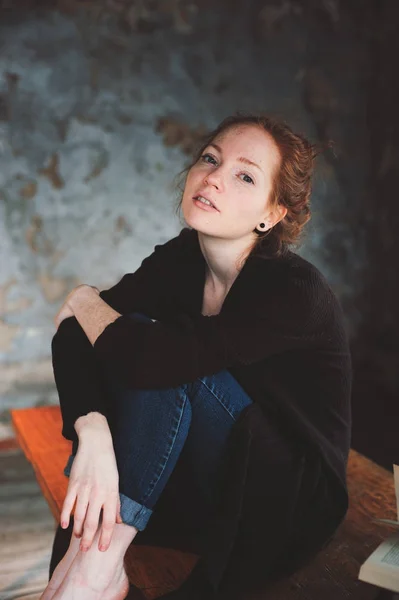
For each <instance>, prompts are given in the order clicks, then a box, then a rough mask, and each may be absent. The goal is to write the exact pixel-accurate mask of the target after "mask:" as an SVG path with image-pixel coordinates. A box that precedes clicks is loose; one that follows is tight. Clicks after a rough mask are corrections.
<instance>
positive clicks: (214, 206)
mask: <svg viewBox="0 0 399 600" xmlns="http://www.w3.org/2000/svg"><path fill="white" fill-rule="evenodd" d="M199 196H201V197H202V198H204V199H205V200H208V202H210V203H211V204H212V208H214V209H215V210H217V211H218V210H219V209H218V207H217V206H216V204H214V203H213V202H212V200H211V199H210V198H208V197H207V196H205V194H201V193H200V194H197V195H196V196H193V200H197V199H198V197H199ZM204 206H207V205H206V204H205V205H204Z"/></svg>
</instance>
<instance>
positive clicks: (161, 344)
mask: <svg viewBox="0 0 399 600" xmlns="http://www.w3.org/2000/svg"><path fill="white" fill-rule="evenodd" d="M244 268H245V267H244ZM283 268H284V269H285V267H283ZM259 269H260V270H259V272H256V271H255V273H252V274H251V278H247V279H246V280H245V288H246V289H245V290H239V291H238V293H237V295H236V298H238V300H237V302H240V304H239V306H238V305H236V307H235V310H234V311H229V310H226V311H223V310H222V312H221V313H220V314H219V315H216V316H211V317H205V316H202V315H200V314H199V315H189V314H180V315H177V316H176V317H175V319H174V321H172V320H171V319H169V321H168V322H157V323H148V322H137V321H134V320H133V319H129V318H126V317H125V316H121V317H118V318H117V319H115V320H114V321H112V322H111V323H110V324H108V325H107V326H106V327H105V329H104V331H103V332H102V333H101V334H100V335H99V337H98V338H97V339H96V341H95V342H94V350H95V352H96V354H97V356H98V358H99V360H100V361H101V362H102V363H103V365H104V366H105V365H108V366H110V367H111V368H112V369H113V370H114V372H115V373H118V376H119V378H120V380H121V381H122V382H124V384H125V385H127V386H128V385H132V384H133V383H134V384H135V385H137V386H138V387H140V388H142V389H146V388H147V389H150V388H168V387H176V386H178V385H181V384H182V383H186V382H189V381H194V380H195V379H197V378H198V377H201V376H203V375H209V374H212V373H216V372H218V371H221V370H223V369H226V368H231V367H235V366H238V365H248V364H251V363H255V362H258V361H260V360H263V359H265V358H267V357H269V356H272V355H276V354H281V353H283V352H292V351H297V350H301V351H302V350H303V351H307V350H313V349H323V348H324V349H325V348H329V347H331V343H334V342H332V341H331V340H330V339H329V338H330V336H331V335H332V336H334V335H336V334H335V333H334V327H332V325H333V324H334V321H335V320H336V324H337V328H335V329H336V331H338V325H339V322H340V319H341V315H340V314H338V312H337V305H336V302H335V301H334V297H333V295H332V292H331V290H330V289H329V288H328V286H327V284H326V283H325V281H324V280H323V279H322V278H321V277H320V276H319V275H318V274H317V273H316V272H315V271H314V270H313V271H312V270H310V269H309V270H307V269H303V270H302V272H300V273H298V272H297V273H296V274H295V275H293V274H292V273H291V271H292V270H291V269H290V268H289V267H287V269H286V270H285V271H284V272H283V273H282V274H281V276H279V277H274V278H273V281H270V282H269V281H266V284H262V283H261V282H262V279H263V281H264V280H265V277H264V272H263V271H262V269H263V267H262V266H261V267H259ZM266 279H267V278H266ZM182 285H183V286H184V282H182ZM240 285H244V284H243V281H242V280H241V282H240ZM247 285H251V286H253V289H252V290H247ZM251 292H252V293H251ZM241 297H242V302H241V301H240V300H239V299H240V298H241Z"/></svg>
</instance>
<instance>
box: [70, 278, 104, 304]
mask: <svg viewBox="0 0 399 600" xmlns="http://www.w3.org/2000/svg"><path fill="white" fill-rule="evenodd" d="M99 295H100V292H99V290H98V289H97V288H96V287H94V286H91V285H87V284H82V285H79V286H78V287H77V288H75V289H74V290H73V292H72V294H71V295H70V297H69V298H68V299H67V304H68V305H69V307H70V309H71V310H72V311H74V310H75V309H76V308H77V307H78V306H79V305H80V304H81V303H82V302H83V303H86V302H88V301H89V300H92V299H93V298H98V296H99Z"/></svg>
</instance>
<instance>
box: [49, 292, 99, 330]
mask: <svg viewBox="0 0 399 600" xmlns="http://www.w3.org/2000/svg"><path fill="white" fill-rule="evenodd" d="M82 288H92V289H93V290H95V291H96V292H97V294H98V295H100V290H99V289H98V288H96V287H95V286H93V285H87V284H85V283H84V284H81V285H78V286H77V287H76V288H74V289H73V290H72V291H71V292H69V294H68V296H67V297H66V299H65V300H64V304H63V305H62V306H61V308H60V310H59V311H58V313H57V314H56V315H55V317H54V323H55V326H56V328H57V329H58V327H59V326H60V325H61V323H62V321H63V320H64V319H67V318H68V317H73V316H74V312H73V309H72V306H71V304H70V300H71V298H72V296H73V295H74V294H77V293H80V292H81V290H82Z"/></svg>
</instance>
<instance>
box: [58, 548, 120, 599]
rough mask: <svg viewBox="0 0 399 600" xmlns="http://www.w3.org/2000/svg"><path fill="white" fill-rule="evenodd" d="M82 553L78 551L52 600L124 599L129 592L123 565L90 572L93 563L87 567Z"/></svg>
mask: <svg viewBox="0 0 399 600" xmlns="http://www.w3.org/2000/svg"><path fill="white" fill-rule="evenodd" d="M84 554H87V553H83V552H79V554H77V556H76V557H75V560H74V561H73V563H72V565H71V567H70V569H69V571H68V575H67V577H65V578H64V580H63V582H62V583H61V585H60V587H59V588H58V589H57V591H56V593H55V595H54V600H124V598H126V596H127V595H128V593H129V580H128V578H127V575H126V571H125V569H124V566H123V565H121V566H120V567H119V568H115V567H114V568H112V569H110V568H105V569H104V568H103V569H102V570H101V571H96V572H95V573H91V571H92V567H93V565H89V568H87V564H85V562H86V563H87V561H85V558H86V557H85V556H84ZM103 554H106V552H105V553H103ZM83 573H85V575H83Z"/></svg>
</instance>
